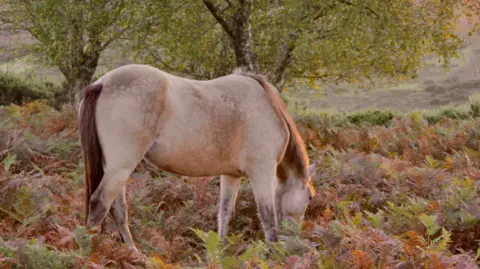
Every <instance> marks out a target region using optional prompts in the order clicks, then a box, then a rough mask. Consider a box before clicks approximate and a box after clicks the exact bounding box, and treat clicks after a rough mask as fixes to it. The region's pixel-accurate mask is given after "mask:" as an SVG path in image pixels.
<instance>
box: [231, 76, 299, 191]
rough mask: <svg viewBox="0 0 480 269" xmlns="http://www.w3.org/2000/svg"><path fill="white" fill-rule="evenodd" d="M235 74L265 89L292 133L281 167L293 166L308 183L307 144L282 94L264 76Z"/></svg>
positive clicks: (279, 115)
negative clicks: (254, 81)
mask: <svg viewBox="0 0 480 269" xmlns="http://www.w3.org/2000/svg"><path fill="white" fill-rule="evenodd" d="M233 74H236V75H241V76H245V77H250V78H253V79H255V80H256V81H257V82H258V83H259V84H260V85H261V86H262V87H263V89H264V90H265V92H266V93H267V95H268V97H269V99H270V103H271V104H272V105H273V107H274V109H275V111H276V113H277V115H278V117H279V118H281V119H283V120H285V123H286V125H287V127H288V130H289V132H290V139H289V142H288V146H287V149H286V152H285V156H284V158H283V160H282V161H281V163H280V165H281V166H282V165H288V164H290V165H292V164H293V168H294V170H295V172H296V173H297V174H298V176H300V177H299V179H301V180H302V181H304V182H306V181H307V180H308V166H309V158H308V155H307V150H306V149H305V143H304V142H303V139H302V137H301V136H300V133H299V132H298V129H297V126H296V125H295V122H294V121H293V119H292V117H291V116H290V114H289V113H288V109H287V105H286V104H285V102H283V100H282V98H281V96H280V93H279V92H278V91H277V89H276V88H275V86H273V85H272V84H270V83H269V82H268V80H267V79H266V78H265V76H263V75H260V74H255V73H251V72H246V71H243V70H241V69H238V68H237V69H235V70H234V71H233ZM282 170H283V169H282Z"/></svg>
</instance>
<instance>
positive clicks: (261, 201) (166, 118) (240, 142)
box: [78, 64, 317, 252]
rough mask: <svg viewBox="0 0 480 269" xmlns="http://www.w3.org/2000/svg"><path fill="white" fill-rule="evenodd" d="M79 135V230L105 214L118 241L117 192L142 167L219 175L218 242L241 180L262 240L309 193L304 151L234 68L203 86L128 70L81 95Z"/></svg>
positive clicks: (310, 167) (122, 221)
mask: <svg viewBox="0 0 480 269" xmlns="http://www.w3.org/2000/svg"><path fill="white" fill-rule="evenodd" d="M78 120H79V133H80V143H81V151H82V156H83V163H84V169H85V175H84V177H85V187H86V227H87V228H88V229H89V230H97V231H98V230H99V229H101V228H100V227H102V226H103V221H104V218H105V217H106V215H107V214H108V213H110V215H111V216H112V218H113V220H114V222H115V224H116V226H117V229H118V232H119V234H120V237H121V240H122V241H123V242H124V243H126V244H127V246H128V248H129V249H132V250H134V251H137V252H138V250H137V248H136V247H135V244H134V241H133V239H132V235H131V233H130V230H129V228H128V218H127V206H126V200H125V186H126V183H127V180H128V179H129V177H130V174H131V173H132V172H133V171H134V169H135V168H136V166H137V165H138V164H139V163H140V162H141V161H142V160H145V161H146V162H147V163H149V164H152V165H153V166H154V167H156V168H158V169H159V170H163V171H166V172H170V173H174V174H178V175H183V176H188V177H207V176H220V205H219V211H218V234H219V235H220V237H221V239H222V241H225V238H226V236H227V235H228V226H229V222H230V220H231V218H232V216H233V215H234V209H235V203H236V199H237V193H238V190H239V187H240V183H241V179H242V178H243V177H247V178H248V179H249V181H250V184H251V186H252V189H253V193H254V197H255V202H256V204H257V210H258V212H259V217H260V221H261V223H262V228H263V232H264V236H265V238H266V240H267V242H275V241H278V236H277V231H278V227H279V225H280V224H281V222H283V221H295V220H296V221H298V220H301V219H302V218H303V216H304V213H305V210H306V208H307V206H308V204H309V202H310V200H311V199H312V197H313V196H314V195H315V189H314V187H313V184H312V180H311V177H312V175H313V174H314V172H315V170H316V169H317V163H316V162H314V163H312V164H310V162H309V158H308V155H307V151H306V148H305V144H304V142H303V140H302V138H301V136H300V134H299V132H298V130H297V127H296V125H295V123H294V121H293V119H292V117H291V116H290V114H289V113H288V111H287V107H286V104H285V103H284V102H283V100H282V99H281V96H280V94H279V92H278V91H277V90H276V88H275V87H274V86H273V85H272V84H270V83H269V82H268V80H267V79H266V78H265V77H264V76H263V75H261V74H257V73H253V72H246V71H242V70H241V69H238V68H237V69H235V70H234V71H233V72H232V73H231V74H229V75H226V76H222V77H218V78H215V79H211V80H193V79H188V78H183V77H179V76H176V75H173V74H170V73H167V72H164V71H162V70H160V69H158V68H155V67H153V66H149V65H142V64H128V65H124V66H121V67H118V68H116V69H113V70H111V71H109V72H107V73H106V74H104V75H103V76H102V77H100V78H99V79H98V80H96V81H95V82H93V83H92V84H90V85H89V86H87V87H85V88H84V89H83V93H82V97H81V100H80V103H79V112H78Z"/></svg>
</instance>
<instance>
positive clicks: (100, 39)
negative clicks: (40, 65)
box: [0, 0, 162, 102]
mask: <svg viewBox="0 0 480 269" xmlns="http://www.w3.org/2000/svg"><path fill="white" fill-rule="evenodd" d="M161 12H162V9H156V8H155V7H152V5H151V4H149V1H142V3H140V4H139V3H138V1H134V0H128V1H123V0H114V1H102V0H92V1H70V0H4V1H2V9H0V22H3V23H7V24H10V25H11V26H13V27H14V29H20V30H27V31H28V32H29V33H30V34H31V35H32V37H33V38H35V39H36V40H37V41H38V42H35V43H33V44H32V47H33V50H34V52H36V53H37V54H38V55H40V56H42V57H43V60H44V62H45V63H46V64H48V65H50V66H54V67H57V68H58V69H59V70H60V72H61V73H62V74H63V76H64V77H65V79H66V83H65V87H64V88H63V90H64V91H63V92H62V94H61V95H62V96H61V97H62V98H65V96H66V99H67V100H69V101H72V102H73V101H74V96H75V94H76V91H79V90H80V89H81V88H83V87H85V86H86V85H88V84H89V83H90V80H91V79H92V77H93V75H94V73H95V71H96V68H97V65H98V62H99V59H100V56H101V54H102V53H103V52H104V51H105V49H107V48H109V47H110V46H111V45H112V43H114V42H117V41H118V40H119V39H120V38H126V37H127V36H128V37H132V38H135V37H136V36H137V35H139V34H142V33H148V32H149V31H151V30H152V27H153V26H154V25H156V24H159V23H162V22H161V21H160V18H162V16H160V15H159V14H161Z"/></svg>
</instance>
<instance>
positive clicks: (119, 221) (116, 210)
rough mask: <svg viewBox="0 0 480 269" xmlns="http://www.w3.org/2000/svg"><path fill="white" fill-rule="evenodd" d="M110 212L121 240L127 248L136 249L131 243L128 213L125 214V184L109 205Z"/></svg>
mask: <svg viewBox="0 0 480 269" xmlns="http://www.w3.org/2000/svg"><path fill="white" fill-rule="evenodd" d="M110 214H111V215H112V217H113V220H114V221H115V224H116V225H117V229H118V232H119V233H120V237H121V238H122V241H123V242H124V243H126V244H127V246H128V248H130V249H133V250H135V251H137V248H136V247H135V244H134V243H133V239H132V234H131V233H130V229H129V228H128V214H127V203H126V198H125V186H124V187H123V188H122V190H121V191H120V193H119V194H118V195H117V197H116V198H115V200H113V203H112V206H111V207H110Z"/></svg>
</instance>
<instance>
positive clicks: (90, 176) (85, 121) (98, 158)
mask: <svg viewBox="0 0 480 269" xmlns="http://www.w3.org/2000/svg"><path fill="white" fill-rule="evenodd" d="M102 88H103V85H102V84H92V85H90V86H87V87H86V88H85V89H84V96H83V100H82V103H81V108H80V114H79V120H80V122H79V128H80V143H81V147H82V155H83V164H84V169H85V187H86V198H87V199H86V201H85V202H86V204H85V205H86V218H85V222H87V220H88V213H89V203H90V198H91V196H92V194H93V193H94V192H95V190H96V189H97V187H98V185H99V184H100V181H101V180H102V177H103V152H102V147H101V145H100V140H99V139H98V132H97V125H96V117H95V113H96V106H97V100H98V97H99V96H100V93H101V92H102ZM102 227H103V223H102Z"/></svg>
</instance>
